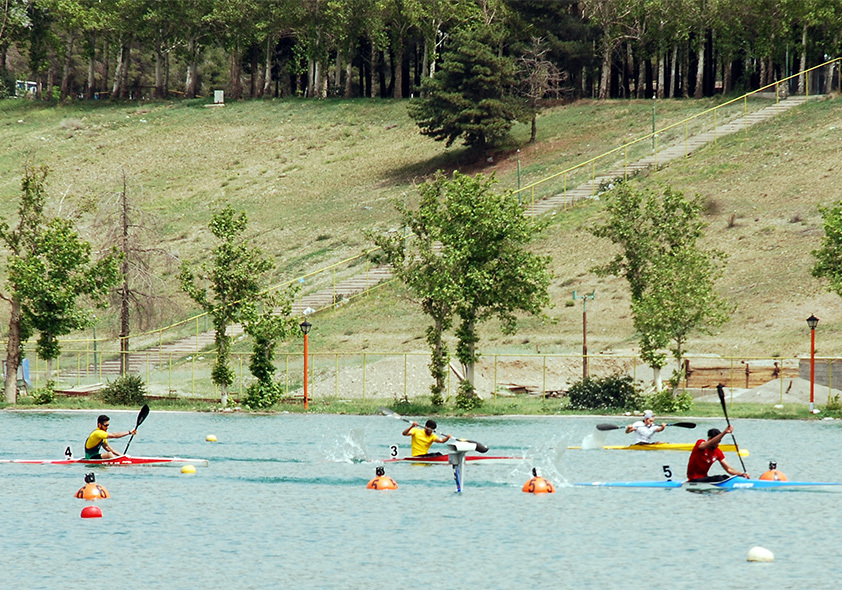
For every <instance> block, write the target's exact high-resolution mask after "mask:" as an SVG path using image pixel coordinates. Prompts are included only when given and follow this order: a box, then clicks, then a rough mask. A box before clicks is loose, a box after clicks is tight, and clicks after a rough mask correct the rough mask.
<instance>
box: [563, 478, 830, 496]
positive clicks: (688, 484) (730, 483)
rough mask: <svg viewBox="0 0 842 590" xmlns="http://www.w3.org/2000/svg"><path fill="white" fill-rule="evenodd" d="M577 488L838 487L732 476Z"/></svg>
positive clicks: (772, 488)
mask: <svg viewBox="0 0 842 590" xmlns="http://www.w3.org/2000/svg"><path fill="white" fill-rule="evenodd" d="M576 485H577V486H596V487H609V488H660V489H673V488H684V489H686V490H689V491H696V492H702V491H716V490H721V491H730V490H785V489H792V488H805V487H813V486H838V485H842V484H839V483H836V482H824V481H778V480H772V479H746V478H744V477H739V476H736V475H735V476H733V477H729V478H728V479H726V480H723V481H717V482H696V481H674V480H669V479H668V480H663V481H594V482H590V483H587V482H585V483H577V484H576Z"/></svg>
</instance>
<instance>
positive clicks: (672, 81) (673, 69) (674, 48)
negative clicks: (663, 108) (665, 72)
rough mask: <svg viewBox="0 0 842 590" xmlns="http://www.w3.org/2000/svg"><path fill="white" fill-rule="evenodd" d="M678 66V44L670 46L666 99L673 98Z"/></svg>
mask: <svg viewBox="0 0 842 590" xmlns="http://www.w3.org/2000/svg"><path fill="white" fill-rule="evenodd" d="M677 65H678V44H677V43H676V44H675V45H673V46H672V60H670V86H669V94H668V95H667V98H674V97H675V90H676V73H677V70H676V66H677Z"/></svg>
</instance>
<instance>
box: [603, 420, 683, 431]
mask: <svg viewBox="0 0 842 590" xmlns="http://www.w3.org/2000/svg"><path fill="white" fill-rule="evenodd" d="M667 426H677V427H679V428H696V423H695V422H669V423H668V424H667ZM620 428H625V426H617V425H616V424H597V425H596V429H597V430H619V429H620Z"/></svg>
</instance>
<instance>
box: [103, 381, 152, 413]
mask: <svg viewBox="0 0 842 590" xmlns="http://www.w3.org/2000/svg"><path fill="white" fill-rule="evenodd" d="M102 399H103V400H104V401H105V403H108V404H114V405H118V406H142V405H143V404H145V403H146V384H145V383H144V382H143V379H141V378H140V376H139V375H123V376H122V377H118V378H117V379H115V380H114V381H112V382H111V383H109V384H108V385H107V386H106V387H105V389H103V390H102Z"/></svg>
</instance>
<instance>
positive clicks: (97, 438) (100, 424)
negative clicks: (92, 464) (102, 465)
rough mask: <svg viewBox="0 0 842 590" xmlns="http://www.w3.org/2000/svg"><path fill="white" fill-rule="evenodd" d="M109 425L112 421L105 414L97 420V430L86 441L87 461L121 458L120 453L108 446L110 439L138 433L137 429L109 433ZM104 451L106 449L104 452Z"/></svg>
mask: <svg viewBox="0 0 842 590" xmlns="http://www.w3.org/2000/svg"><path fill="white" fill-rule="evenodd" d="M109 424H111V419H110V418H109V417H108V416H106V415H105V414H102V415H100V417H99V418H97V420H96V430H94V431H93V432H92V433H90V434H89V435H88V440H86V441H85V459H111V458H112V457H119V456H120V453H118V452H117V451H115V450H114V449H112V448H111V447H110V446H109V445H108V437H111V438H123V437H124V436H129V435H130V434H135V433H136V432H137V429H136V428H135V429H134V430H129V431H128V432H123V433H119V432H116V433H109V432H108V425H109ZM103 449H105V451H104V452H103Z"/></svg>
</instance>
